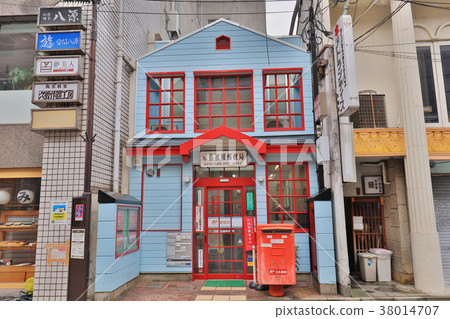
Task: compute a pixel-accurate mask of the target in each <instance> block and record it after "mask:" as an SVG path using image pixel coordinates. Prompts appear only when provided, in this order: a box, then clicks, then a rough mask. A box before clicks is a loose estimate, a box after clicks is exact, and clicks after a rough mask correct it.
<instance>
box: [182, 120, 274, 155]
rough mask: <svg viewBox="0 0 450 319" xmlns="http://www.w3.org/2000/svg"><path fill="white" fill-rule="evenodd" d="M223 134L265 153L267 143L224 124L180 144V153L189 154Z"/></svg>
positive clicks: (260, 152)
mask: <svg viewBox="0 0 450 319" xmlns="http://www.w3.org/2000/svg"><path fill="white" fill-rule="evenodd" d="M221 136H225V137H228V138H230V139H233V140H235V141H238V142H240V143H242V144H244V145H247V146H250V147H252V148H254V149H255V150H257V151H258V153H259V154H261V155H263V154H266V153H267V145H266V143H264V142H263V141H260V140H258V139H256V138H253V137H250V136H248V135H245V134H243V133H241V132H238V131H236V130H233V129H231V128H228V127H226V126H219V127H218V128H215V129H213V130H211V131H209V132H206V133H204V134H202V135H199V136H197V137H195V138H193V139H191V140H189V141H187V142H185V143H183V144H181V145H180V155H185V156H189V152H190V151H191V150H192V149H194V148H196V147H199V146H201V145H203V144H205V143H207V142H209V141H212V140H214V139H216V138H218V137H221Z"/></svg>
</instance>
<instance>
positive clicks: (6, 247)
mask: <svg viewBox="0 0 450 319" xmlns="http://www.w3.org/2000/svg"><path fill="white" fill-rule="evenodd" d="M0 250H36V246H0Z"/></svg>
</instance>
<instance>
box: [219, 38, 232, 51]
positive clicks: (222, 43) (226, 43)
mask: <svg viewBox="0 0 450 319" xmlns="http://www.w3.org/2000/svg"><path fill="white" fill-rule="evenodd" d="M216 50H231V40H230V38H229V37H227V36H225V35H221V36H220V37H217V38H216Z"/></svg>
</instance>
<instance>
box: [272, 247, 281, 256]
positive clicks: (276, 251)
mask: <svg viewBox="0 0 450 319" xmlns="http://www.w3.org/2000/svg"><path fill="white" fill-rule="evenodd" d="M270 254H271V255H272V256H284V249H283V248H272V249H271V250H270Z"/></svg>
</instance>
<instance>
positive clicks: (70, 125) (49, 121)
mask: <svg viewBox="0 0 450 319" xmlns="http://www.w3.org/2000/svg"><path fill="white" fill-rule="evenodd" d="M31 112H32V113H31V129H32V130H52V129H55V130H61V129H66V130H78V129H79V128H78V116H77V115H78V109H77V108H70V109H47V110H39V109H36V110H32V111H31Z"/></svg>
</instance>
